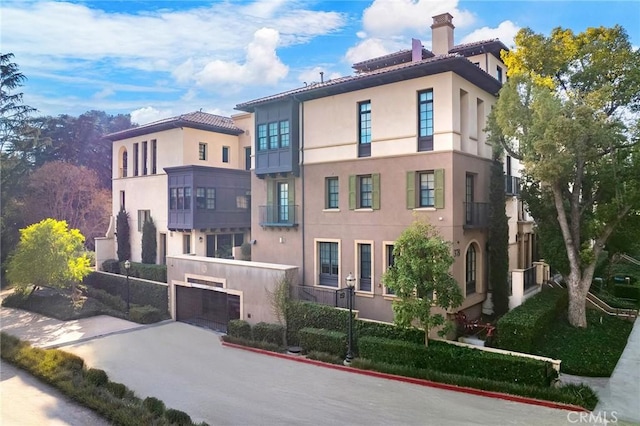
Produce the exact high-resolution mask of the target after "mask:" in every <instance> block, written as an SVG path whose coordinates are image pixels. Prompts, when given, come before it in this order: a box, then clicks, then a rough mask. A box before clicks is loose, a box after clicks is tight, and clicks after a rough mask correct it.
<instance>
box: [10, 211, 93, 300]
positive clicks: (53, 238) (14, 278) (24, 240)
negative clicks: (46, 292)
mask: <svg viewBox="0 0 640 426" xmlns="http://www.w3.org/2000/svg"><path fill="white" fill-rule="evenodd" d="M90 271H91V269H90V267H89V257H88V256H87V253H86V251H85V250H84V236H83V235H82V234H81V233H80V231H79V230H77V229H70V228H69V226H68V225H67V223H66V222H65V221H63V220H62V221H59V220H55V219H50V218H49V219H45V220H43V221H41V222H39V223H36V224H34V225H31V226H28V227H27V228H24V229H21V230H20V242H19V243H18V247H17V249H16V251H15V253H14V254H13V255H12V256H11V258H10V260H9V265H8V269H7V278H8V279H9V281H10V282H11V283H12V284H13V285H15V286H16V287H17V288H22V289H25V288H26V287H27V286H30V285H32V286H34V289H35V288H37V287H43V286H47V287H57V288H61V289H66V288H71V290H72V294H73V295H75V294H76V291H75V289H76V284H77V283H79V282H80V281H82V279H83V278H84V277H85V276H86V275H88V274H89V272H90Z"/></svg>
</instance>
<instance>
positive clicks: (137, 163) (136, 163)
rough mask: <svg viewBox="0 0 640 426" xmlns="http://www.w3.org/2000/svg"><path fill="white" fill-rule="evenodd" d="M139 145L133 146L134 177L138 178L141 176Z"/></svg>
mask: <svg viewBox="0 0 640 426" xmlns="http://www.w3.org/2000/svg"><path fill="white" fill-rule="evenodd" d="M138 155H139V153H138V144H137V143H134V144H133V175H134V176H138V174H139V169H138V167H140V159H139V158H138Z"/></svg>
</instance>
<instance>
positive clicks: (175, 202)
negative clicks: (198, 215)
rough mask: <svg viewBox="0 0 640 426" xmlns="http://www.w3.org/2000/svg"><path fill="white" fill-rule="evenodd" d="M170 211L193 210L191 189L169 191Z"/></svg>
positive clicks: (172, 189)
mask: <svg viewBox="0 0 640 426" xmlns="http://www.w3.org/2000/svg"><path fill="white" fill-rule="evenodd" d="M196 196H197V194H196ZM169 209H170V210H191V188H190V187H184V188H171V189H169Z"/></svg>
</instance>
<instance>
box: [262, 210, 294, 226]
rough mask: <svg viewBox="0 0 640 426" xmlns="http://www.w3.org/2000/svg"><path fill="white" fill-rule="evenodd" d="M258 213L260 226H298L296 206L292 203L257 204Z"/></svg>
mask: <svg viewBox="0 0 640 426" xmlns="http://www.w3.org/2000/svg"><path fill="white" fill-rule="evenodd" d="M258 214H259V215H260V226H270V227H295V226H298V206H296V205H293V204H290V205H278V204H275V205H270V206H258Z"/></svg>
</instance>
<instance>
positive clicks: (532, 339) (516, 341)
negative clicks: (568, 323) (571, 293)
mask: <svg viewBox="0 0 640 426" xmlns="http://www.w3.org/2000/svg"><path fill="white" fill-rule="evenodd" d="M568 303H569V298H568V294H567V290H566V289H561V288H553V289H544V290H543V291H542V292H540V293H538V294H536V295H535V296H533V297H531V298H530V299H527V300H526V301H525V302H524V303H523V304H522V305H520V306H518V307H517V308H515V309H513V310H511V311H509V312H508V313H507V314H505V315H504V316H503V317H502V318H500V319H499V320H498V323H497V325H496V339H495V343H494V346H495V347H497V348H501V349H506V350H511V351H516V352H524V353H531V352H532V350H533V348H534V346H535V344H536V341H537V340H538V339H539V338H540V337H541V336H542V335H543V334H544V332H545V330H546V329H547V328H548V327H549V325H550V324H551V323H552V322H553V320H554V319H556V318H557V317H558V316H559V315H560V314H561V313H562V312H564V311H566V309H567V306H568Z"/></svg>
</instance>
